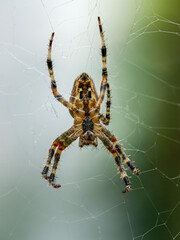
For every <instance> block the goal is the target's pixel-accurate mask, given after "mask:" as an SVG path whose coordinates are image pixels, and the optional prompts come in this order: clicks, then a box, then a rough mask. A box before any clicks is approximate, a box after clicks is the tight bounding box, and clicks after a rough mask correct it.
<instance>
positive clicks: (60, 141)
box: [42, 127, 78, 188]
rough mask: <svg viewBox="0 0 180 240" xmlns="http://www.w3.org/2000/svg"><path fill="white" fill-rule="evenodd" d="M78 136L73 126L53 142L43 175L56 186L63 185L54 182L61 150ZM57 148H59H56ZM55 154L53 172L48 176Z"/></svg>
mask: <svg viewBox="0 0 180 240" xmlns="http://www.w3.org/2000/svg"><path fill="white" fill-rule="evenodd" d="M77 137H78V135H76V131H75V130H74V128H73V127H72V128H70V129H69V130H68V131H66V132H64V133H63V134H62V135H61V136H59V137H58V138H56V140H55V141H54V142H53V144H52V146H51V148H50V150H49V155H48V159H47V161H46V164H45V166H44V169H43V171H42V176H43V177H44V178H45V179H47V180H48V181H49V183H50V184H51V185H52V186H53V187H54V188H59V187H61V185H56V184H55V183H54V181H55V176H56V169H57V167H58V163H59V159H60V155H61V152H62V151H63V150H64V149H65V148H66V147H68V146H69V145H70V144H71V143H72V142H73V141H75V140H76V139H77ZM56 148H57V150H56ZM55 150H56V153H55ZM54 153H55V155H54ZM53 155H54V163H53V166H52V170H51V174H50V176H47V174H48V171H49V168H50V165H51V160H52V158H53Z"/></svg>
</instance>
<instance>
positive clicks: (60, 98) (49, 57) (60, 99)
mask: <svg viewBox="0 0 180 240" xmlns="http://www.w3.org/2000/svg"><path fill="white" fill-rule="evenodd" d="M53 38H54V33H52V35H51V39H50V41H49V48H48V57H47V65H48V70H49V75H50V78H51V89H52V92H53V95H54V97H55V98H56V99H57V100H58V101H59V102H60V103H62V104H63V105H64V106H65V107H67V108H69V109H70V110H72V109H73V105H72V104H71V103H69V102H68V101H67V100H65V99H64V98H63V96H62V95H61V94H60V93H59V92H58V91H57V86H56V81H55V77H54V72H53V64H52V60H51V48H52V42H53Z"/></svg>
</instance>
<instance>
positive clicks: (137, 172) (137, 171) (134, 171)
mask: <svg viewBox="0 0 180 240" xmlns="http://www.w3.org/2000/svg"><path fill="white" fill-rule="evenodd" d="M133 173H134V174H136V175H137V176H139V175H140V172H139V170H138V169H137V168H134V170H133Z"/></svg>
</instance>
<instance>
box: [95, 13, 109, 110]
mask: <svg viewBox="0 0 180 240" xmlns="http://www.w3.org/2000/svg"><path fill="white" fill-rule="evenodd" d="M98 22H99V31H100V36H101V44H102V47H101V54H102V81H101V87H100V95H99V98H98V101H97V108H98V109H99V108H100V106H101V104H102V102H103V99H104V95H105V91H106V87H107V75H108V74H107V66H106V58H107V57H106V55H107V53H106V52H107V49H106V45H105V40H104V33H103V30H102V25H101V19H100V17H98Z"/></svg>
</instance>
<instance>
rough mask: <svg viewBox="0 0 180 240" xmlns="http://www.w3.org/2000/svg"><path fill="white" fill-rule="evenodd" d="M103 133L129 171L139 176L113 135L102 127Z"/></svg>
mask: <svg viewBox="0 0 180 240" xmlns="http://www.w3.org/2000/svg"><path fill="white" fill-rule="evenodd" d="M102 131H103V133H104V134H105V135H106V137H108V139H109V140H110V141H111V142H112V143H113V145H114V147H115V149H116V150H117V152H118V153H119V155H120V157H121V158H122V159H123V161H124V163H125V164H127V166H128V167H129V168H130V169H131V171H132V172H133V173H134V174H136V175H139V171H138V169H137V168H136V167H135V166H134V165H133V163H132V162H131V160H130V159H129V158H128V156H127V155H126V153H125V152H124V151H123V149H122V147H121V145H120V144H119V142H118V141H117V139H116V137H115V135H114V134H112V133H111V132H110V131H109V130H108V129H106V128H105V127H103V129H102Z"/></svg>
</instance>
